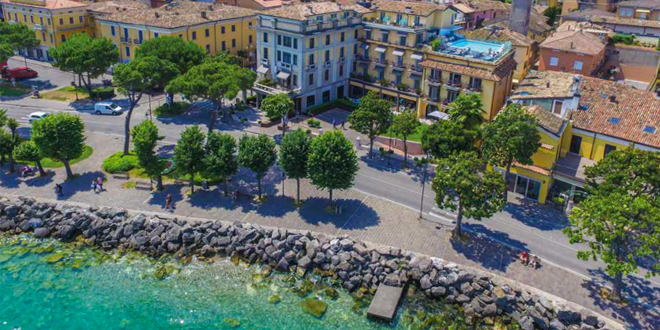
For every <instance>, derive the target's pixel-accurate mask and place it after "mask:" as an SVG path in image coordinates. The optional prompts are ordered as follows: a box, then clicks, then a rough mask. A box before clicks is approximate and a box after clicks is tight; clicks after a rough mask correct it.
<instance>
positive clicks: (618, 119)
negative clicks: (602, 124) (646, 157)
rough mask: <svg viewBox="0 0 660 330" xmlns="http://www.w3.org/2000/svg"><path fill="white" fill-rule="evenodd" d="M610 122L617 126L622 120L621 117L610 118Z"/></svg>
mask: <svg viewBox="0 0 660 330" xmlns="http://www.w3.org/2000/svg"><path fill="white" fill-rule="evenodd" d="M608 121H609V122H610V124H614V125H616V124H618V123H619V122H620V121H621V118H619V117H610V118H609V119H608Z"/></svg>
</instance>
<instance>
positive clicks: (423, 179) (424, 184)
mask: <svg viewBox="0 0 660 330" xmlns="http://www.w3.org/2000/svg"><path fill="white" fill-rule="evenodd" d="M429 158H430V154H429V152H428V151H427V152H426V164H424V176H423V177H422V200H421V201H420V202H419V218H420V219H423V218H424V217H422V213H423V211H424V190H425V189H424V188H426V176H427V175H428V173H429V171H428V168H429Z"/></svg>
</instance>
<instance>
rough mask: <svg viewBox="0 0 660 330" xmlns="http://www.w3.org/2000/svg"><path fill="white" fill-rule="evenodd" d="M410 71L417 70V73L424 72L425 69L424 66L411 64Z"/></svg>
mask: <svg viewBox="0 0 660 330" xmlns="http://www.w3.org/2000/svg"><path fill="white" fill-rule="evenodd" d="M410 71H413V72H417V73H422V71H424V68H423V67H422V66H421V65H414V64H413V65H411V66H410Z"/></svg>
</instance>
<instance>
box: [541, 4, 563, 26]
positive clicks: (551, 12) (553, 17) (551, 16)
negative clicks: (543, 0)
mask: <svg viewBox="0 0 660 330" xmlns="http://www.w3.org/2000/svg"><path fill="white" fill-rule="evenodd" d="M560 14H561V7H557V6H552V7H548V8H547V9H546V10H545V11H544V12H543V15H544V16H545V17H547V20H548V24H549V25H551V26H552V25H554V24H555V22H556V21H557V17H559V15H560Z"/></svg>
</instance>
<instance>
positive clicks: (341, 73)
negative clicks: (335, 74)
mask: <svg viewBox="0 0 660 330" xmlns="http://www.w3.org/2000/svg"><path fill="white" fill-rule="evenodd" d="M339 76H340V77H343V76H344V66H343V65H340V66H339Z"/></svg>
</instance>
